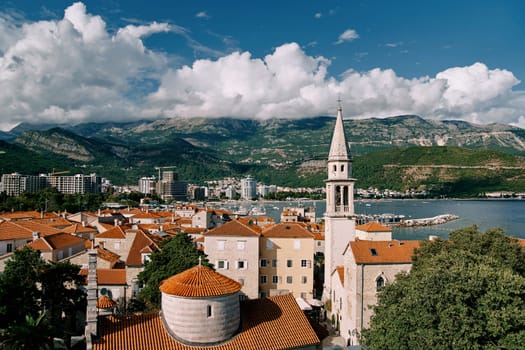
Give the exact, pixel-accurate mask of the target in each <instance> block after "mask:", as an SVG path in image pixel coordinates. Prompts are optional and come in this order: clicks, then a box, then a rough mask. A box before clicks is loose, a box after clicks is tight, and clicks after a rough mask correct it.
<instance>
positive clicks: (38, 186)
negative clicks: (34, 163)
mask: <svg viewBox="0 0 525 350" xmlns="http://www.w3.org/2000/svg"><path fill="white" fill-rule="evenodd" d="M101 184H102V178H101V177H99V176H97V175H96V174H91V175H83V174H76V175H73V176H56V175H22V174H18V173H14V174H3V175H2V186H1V191H2V192H5V193H6V194H7V195H9V196H18V195H20V194H21V193H23V192H37V191H40V190H43V189H45V188H48V187H55V188H56V189H57V191H58V192H61V193H67V194H74V193H81V194H84V193H94V194H98V193H100V192H101Z"/></svg>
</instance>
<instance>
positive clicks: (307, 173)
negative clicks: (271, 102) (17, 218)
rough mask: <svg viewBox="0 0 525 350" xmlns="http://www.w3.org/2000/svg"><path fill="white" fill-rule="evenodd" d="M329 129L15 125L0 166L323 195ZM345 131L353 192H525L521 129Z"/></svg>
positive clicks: (184, 121) (194, 122)
mask: <svg viewBox="0 0 525 350" xmlns="http://www.w3.org/2000/svg"><path fill="white" fill-rule="evenodd" d="M334 122H335V119H334V118H331V117H317V118H310V119H297V120H291V119H270V120H263V121H258V120H240V119H233V118H218V119H205V118H192V119H189V118H174V119H163V120H157V121H149V122H146V121H144V122H133V123H116V122H111V123H99V124H97V123H89V124H80V125H75V126H70V125H60V126H58V127H57V126H56V125H53V126H51V125H47V126H32V125H29V124H23V125H19V126H18V127H17V128H15V129H13V130H12V131H11V132H10V133H9V134H8V137H4V135H1V136H2V137H4V139H8V140H10V141H9V142H10V143H9V144H7V143H4V144H0V152H1V151H3V152H6V153H7V152H9V153H10V155H9V156H6V153H3V154H2V153H0V157H2V158H0V159H2V168H3V173H7V172H14V171H19V172H24V173H27V172H28V171H27V164H22V163H20V162H16V161H12V159H16V157H14V158H13V155H14V154H15V155H16V154H17V152H32V153H31V154H35V155H38V157H36V156H35V158H34V159H35V160H38V162H37V164H40V159H41V158H42V159H44V160H45V161H47V162H49V165H48V169H49V171H51V169H52V168H57V164H56V162H57V161H58V162H59V165H58V167H59V168H60V169H59V170H70V171H71V172H75V173H86V172H96V173H98V174H100V175H102V176H105V177H108V178H110V179H112V180H113V182H114V183H116V184H124V183H131V184H135V183H137V180H138V178H139V177H141V176H148V175H152V174H155V170H154V167H155V166H166V165H170V166H172V165H175V166H177V168H176V171H177V172H178V173H179V174H180V176H181V177H182V178H185V179H188V180H190V181H193V182H198V181H202V180H205V179H212V178H219V177H223V176H242V175H245V174H252V175H255V176H256V177H257V178H258V179H260V180H262V181H264V182H265V183H275V184H279V185H291V186H316V187H321V186H324V183H323V179H324V178H325V169H324V166H325V165H324V164H325V163H324V160H325V159H326V157H327V154H328V149H329V144H330V141H331V134H332V130H333V126H334ZM345 129H346V133H347V139H348V141H349V143H350V145H351V151H352V154H353V156H354V169H355V171H354V175H355V177H357V178H358V183H357V186H358V187H368V186H374V187H378V188H384V187H388V188H392V189H406V188H423V187H425V188H430V187H431V188H437V189H442V190H447V191H448V190H453V191H456V190H458V189H461V191H463V189H467V191H470V190H469V188H471V189H476V190H477V189H484V188H490V189H491V190H509V189H521V190H523V189H524V188H523V180H522V179H521V175H520V174H521V173H523V171H521V173H520V169H521V167H522V162H523V160H522V158H521V157H517V156H521V155H525V130H523V129H520V128H515V127H511V126H508V125H498V124H493V125H475V124H469V123H466V122H459V121H428V120H425V119H422V118H420V117H418V116H398V117H392V118H384V119H365V120H346V121H345ZM15 145H16V147H15ZM498 151H499V152H498ZM20 154H21V153H20ZM28 157H29V156H28V155H27V154H26V155H24V156H20V157H18V159H24V158H28ZM10 159H11V160H10ZM503 164H506V165H505V166H503ZM45 167H46V166H45V165H44V166H43V167H42V166H39V169H38V170H35V172H37V171H38V172H42V168H45ZM458 181H459V183H458Z"/></svg>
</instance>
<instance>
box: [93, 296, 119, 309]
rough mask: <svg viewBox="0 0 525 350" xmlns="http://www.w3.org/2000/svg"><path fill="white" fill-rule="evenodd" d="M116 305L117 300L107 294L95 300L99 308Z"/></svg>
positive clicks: (108, 307) (109, 307)
mask: <svg viewBox="0 0 525 350" xmlns="http://www.w3.org/2000/svg"><path fill="white" fill-rule="evenodd" d="M116 305H117V302H116V301H115V300H113V299H111V298H110V297H108V296H107V295H103V296H101V297H100V298H98V300H97V308H99V309H111V308H114V307H115V306H116Z"/></svg>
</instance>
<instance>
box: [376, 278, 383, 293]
mask: <svg viewBox="0 0 525 350" xmlns="http://www.w3.org/2000/svg"><path fill="white" fill-rule="evenodd" d="M384 286H385V279H384V278H383V277H381V276H379V277H378V278H377V279H376V289H377V290H379V289H381V288H383V287H384Z"/></svg>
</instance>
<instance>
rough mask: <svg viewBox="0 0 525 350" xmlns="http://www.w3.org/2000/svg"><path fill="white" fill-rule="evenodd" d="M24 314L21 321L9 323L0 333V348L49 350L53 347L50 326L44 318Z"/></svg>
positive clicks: (42, 315)
mask: <svg viewBox="0 0 525 350" xmlns="http://www.w3.org/2000/svg"><path fill="white" fill-rule="evenodd" d="M45 315H46V314H45V313H41V314H40V315H39V316H38V317H36V318H33V317H32V316H29V315H26V317H25V319H24V321H23V322H17V323H13V324H12V325H10V326H9V327H8V328H7V329H5V330H2V331H1V333H0V348H2V349H6V350H22V349H27V350H33V349H34V350H51V349H53V337H52V336H51V335H50V334H51V333H52V327H51V325H50V324H49V323H48V322H47V320H46V318H45Z"/></svg>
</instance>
